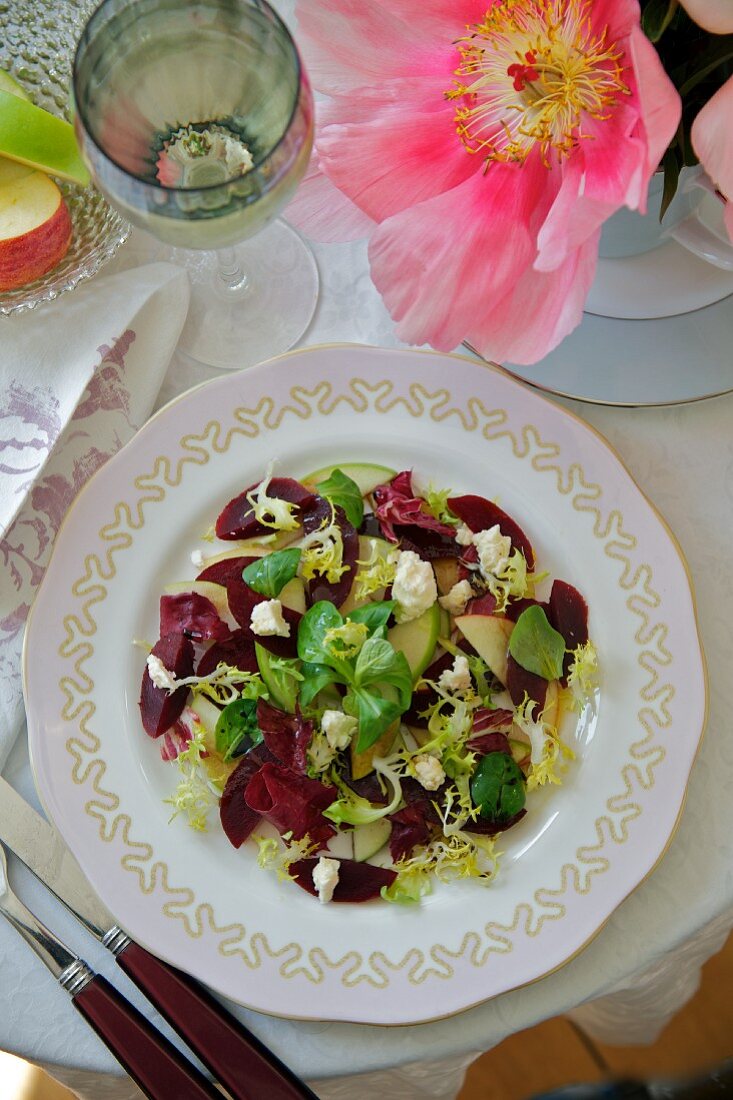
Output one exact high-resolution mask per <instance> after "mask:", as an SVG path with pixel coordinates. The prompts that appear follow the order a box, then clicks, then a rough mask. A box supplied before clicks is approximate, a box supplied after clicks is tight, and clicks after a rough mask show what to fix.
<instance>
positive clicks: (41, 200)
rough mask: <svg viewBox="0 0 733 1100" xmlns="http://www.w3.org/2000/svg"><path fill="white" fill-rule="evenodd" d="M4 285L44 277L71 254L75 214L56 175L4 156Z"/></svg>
mask: <svg viewBox="0 0 733 1100" xmlns="http://www.w3.org/2000/svg"><path fill="white" fill-rule="evenodd" d="M0 165H1V167H0V291H3V290H14V289H15V288H16V287H19V286H25V284H26V283H32V282H33V280H34V279H40V277H41V276H42V275H45V274H46V272H47V271H50V270H51V268H53V267H55V266H56V264H57V263H58V262H59V260H61V259H62V258H63V256H65V255H66V252H67V250H68V248H69V243H70V242H71V217H70V216H69V211H68V209H67V207H66V203H65V202H64V200H63V196H62V195H61V192H60V191H59V189H58V187H57V186H56V184H55V183H54V182H53V180H50V179H49V178H48V176H45V175H44V174H43V173H42V172H33V171H28V170H27V169H26V168H25V167H24V166H23V165H17V167H16V166H15V165H8V166H7V167H6V166H5V165H3V164H2V162H0Z"/></svg>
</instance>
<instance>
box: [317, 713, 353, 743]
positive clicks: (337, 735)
mask: <svg viewBox="0 0 733 1100" xmlns="http://www.w3.org/2000/svg"><path fill="white" fill-rule="evenodd" d="M357 725H358V722H357V720H356V718H352V717H351V715H350V714H344V713H343V711H340V710H324V712H323V717H322V718H321V729H322V730H323V732H324V733H325V735H326V740H327V741H328V744H329V746H330V747H331V748H332V749H334V750H338V749H345V748H346V746H347V745H348V744H349V742H350V741H351V738H352V737H353V736H354V734H355V733H356V727H357Z"/></svg>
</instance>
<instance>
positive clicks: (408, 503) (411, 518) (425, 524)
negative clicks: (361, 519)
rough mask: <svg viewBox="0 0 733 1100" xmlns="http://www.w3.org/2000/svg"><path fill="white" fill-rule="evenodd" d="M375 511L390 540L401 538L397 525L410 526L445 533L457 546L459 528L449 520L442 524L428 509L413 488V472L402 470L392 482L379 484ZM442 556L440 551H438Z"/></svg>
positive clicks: (395, 540) (374, 494)
mask: <svg viewBox="0 0 733 1100" xmlns="http://www.w3.org/2000/svg"><path fill="white" fill-rule="evenodd" d="M372 496H373V498H374V512H375V515H376V517H377V519H378V520H379V525H380V527H381V529H382V531H383V532H384V536H385V538H387V539H389V541H390V542H397V541H398V538H399V536H398V534H397V533H396V531H395V524H400V525H403V526H404V525H405V524H407V525H409V526H414V527H417V528H423V529H424V530H427V531H433V532H435V533H436V534H438V535H445V536H447V538H448V539H449V540H450V541H451V543H452V544H453V545H455V540H454V538H453V536H454V534H455V530H454V528H453V527H451V526H450V525H449V524H447V523H441V522H440V521H439V520H437V519H436V518H435V516H431V515H430V513H429V512H427V511H426V510H425V507H424V504H425V502H424V501H423V500H421V499H420V498H419V497H416V496H415V493H414V491H413V488H412V471H411V470H402V471H401V472H400V473H399V474H396V475H395V476H394V477H393V478H392V480H391V481H388V482H385V484H383V485H377V487H376V489H375V490H374V492H373V494H372ZM434 556H435V557H439V556H440V555H439V554H435V555H434Z"/></svg>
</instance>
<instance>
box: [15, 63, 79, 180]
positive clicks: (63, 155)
mask: <svg viewBox="0 0 733 1100" xmlns="http://www.w3.org/2000/svg"><path fill="white" fill-rule="evenodd" d="M5 75H6V77H7V74H5ZM0 155H2V156H5V157H9V158H10V160H17V161H19V162H20V163H21V164H27V165H29V167H31V168H38V169H40V170H41V171H42V172H48V174H49V175H51V176H59V177H60V178H61V179H65V180H70V181H71V182H72V183H81V184H83V185H84V186H86V184H88V183H89V173H88V171H87V169H86V167H85V166H84V163H83V161H82V159H81V156H80V155H79V148H78V146H77V144H76V137H75V136H74V128H73V126H70V125H69V123H68V122H65V121H64V120H63V119H62V118H57V117H56V115H52V114H50V113H49V112H48V111H44V110H42V108H40V107H36V106H35V105H34V104H33V103H30V102H29V101H28V100H25V99H21V98H20V96H19V95H18V94H17V92H10V91H3V90H1V89H0Z"/></svg>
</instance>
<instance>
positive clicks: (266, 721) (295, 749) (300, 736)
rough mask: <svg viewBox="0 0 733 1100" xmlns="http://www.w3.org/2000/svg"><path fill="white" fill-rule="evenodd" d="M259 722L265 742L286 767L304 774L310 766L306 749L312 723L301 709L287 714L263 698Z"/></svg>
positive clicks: (259, 702) (258, 706)
mask: <svg viewBox="0 0 733 1100" xmlns="http://www.w3.org/2000/svg"><path fill="white" fill-rule="evenodd" d="M257 725H258V726H259V727H260V729H261V730H262V736H263V737H264V739H265V744H266V745H267V747H268V749H269V750H270V752H271V753H272V755H273V756H275V757H277V759H278V760H279V761H280V763H281V764H284V765H285V767H286V768H290V769H292V771H294V772H298V773H299V774H300V775H304V774H305V769H306V767H307V766H308V759H307V757H306V752H307V749H308V746H309V745H310V743H311V738H312V737H313V723H312V722H311V721H310V720H309V719H307V718H304V717H303V715H302V714H301V713H300V711H298V713H296V714H286V712H285V711H284V710H278V708H277V707H273V706H270V704H269V703H266V702H265V700H264V699H258V700H257Z"/></svg>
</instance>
